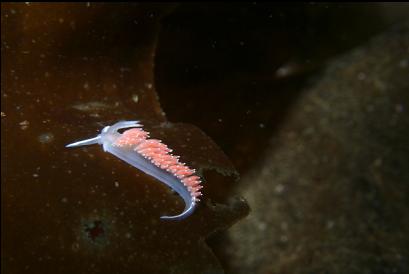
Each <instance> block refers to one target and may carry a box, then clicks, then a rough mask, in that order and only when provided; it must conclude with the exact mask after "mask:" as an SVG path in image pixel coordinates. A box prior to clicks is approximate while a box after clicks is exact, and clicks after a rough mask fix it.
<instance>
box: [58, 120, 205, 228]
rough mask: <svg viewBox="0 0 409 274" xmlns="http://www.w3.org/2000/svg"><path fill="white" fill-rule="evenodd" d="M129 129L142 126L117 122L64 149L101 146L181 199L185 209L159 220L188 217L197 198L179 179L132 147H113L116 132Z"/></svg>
mask: <svg viewBox="0 0 409 274" xmlns="http://www.w3.org/2000/svg"><path fill="white" fill-rule="evenodd" d="M131 127H142V125H141V124H139V123H138V121H124V122H118V123H116V124H114V125H112V126H107V127H105V128H104V129H103V130H102V132H101V134H100V135H98V136H97V137H95V138H91V139H87V140H83V141H79V142H75V143H72V144H69V145H67V146H66V147H77V146H82V145H91V144H100V145H102V146H103V149H104V151H106V152H109V153H111V154H113V155H115V156H116V157H118V158H120V159H121V160H123V161H125V162H127V163H128V164H130V165H132V166H134V167H136V168H137V169H139V170H141V171H143V172H144V173H146V174H148V175H150V176H152V177H154V178H156V179H158V180H159V181H161V182H162V183H164V184H166V185H167V186H169V187H170V188H172V189H173V190H174V191H176V192H177V193H178V194H179V195H180V196H181V197H182V198H183V200H184V202H185V209H184V211H183V212H182V213H181V214H179V215H176V216H162V217H161V219H168V220H181V219H184V218H186V217H188V216H189V215H191V214H192V213H193V211H194V209H195V206H196V200H197V198H196V197H194V196H192V192H191V190H189V189H188V187H187V186H186V185H185V184H184V183H183V182H182V181H181V179H180V178H178V177H176V176H175V175H174V174H172V173H171V172H169V171H167V170H165V169H162V168H160V167H158V166H157V165H155V164H153V163H152V161H151V160H150V159H147V158H146V157H144V156H143V155H141V154H140V153H138V152H136V151H135V149H133V148H134V147H132V146H118V145H115V142H116V140H117V139H118V138H120V137H121V133H119V132H118V130H119V129H123V128H131ZM196 195H197V194H196Z"/></svg>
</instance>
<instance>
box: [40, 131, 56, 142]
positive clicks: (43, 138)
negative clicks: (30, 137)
mask: <svg viewBox="0 0 409 274" xmlns="http://www.w3.org/2000/svg"><path fill="white" fill-rule="evenodd" d="M37 139H38V141H39V142H40V143H42V144H47V143H51V142H52V141H54V134H52V133H51V132H47V133H44V134H41V135H40V136H38V138H37Z"/></svg>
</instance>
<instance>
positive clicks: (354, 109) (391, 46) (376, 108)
mask: <svg viewBox="0 0 409 274" xmlns="http://www.w3.org/2000/svg"><path fill="white" fill-rule="evenodd" d="M408 91H409V22H407V23H406V24H403V25H401V26H400V27H396V28H395V29H393V30H392V31H390V32H387V33H385V34H383V35H381V36H379V37H377V38H374V39H372V40H371V41H370V42H369V43H368V44H367V45H364V46H362V47H359V48H357V49H356V50H353V51H351V52H349V53H348V54H345V55H343V56H341V57H338V58H335V59H333V60H332V61H331V62H329V63H328V65H327V66H326V68H325V70H324V71H323V73H322V74H321V75H320V76H317V77H316V79H315V83H314V84H312V86H311V87H310V88H309V89H307V90H305V91H304V92H303V93H302V96H301V97H300V98H299V100H298V101H297V103H296V104H294V105H293V106H292V108H291V110H290V111H289V115H288V117H287V118H286V120H285V121H284V122H283V124H282V127H281V128H280V129H279V130H278V132H277V134H275V135H274V136H273V138H271V139H270V143H269V146H268V147H267V148H266V151H265V155H266V156H265V159H264V160H263V161H261V162H260V163H259V166H257V167H255V168H253V170H252V171H250V172H249V173H248V174H247V175H246V176H245V177H244V178H243V181H242V182H241V187H240V189H239V191H240V192H242V193H243V195H244V196H245V197H246V198H247V199H248V201H249V203H250V206H251V208H252V212H251V214H250V215H249V217H248V218H246V219H245V220H243V221H242V222H240V223H239V224H237V225H236V226H234V227H233V228H232V229H231V230H230V231H229V233H228V236H229V241H230V247H229V251H228V253H229V254H230V260H231V262H230V272H231V273H292V274H294V273H402V274H403V273H408V272H409V237H408V235H409V218H408V216H409V169H408V167H409V138H408V136H409V115H408V110H409V92H408Z"/></svg>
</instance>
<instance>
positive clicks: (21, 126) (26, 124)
mask: <svg viewBox="0 0 409 274" xmlns="http://www.w3.org/2000/svg"><path fill="white" fill-rule="evenodd" d="M19 125H20V128H21V129H22V130H26V129H27V128H28V126H29V125H30V122H29V121H27V120H24V121H22V122H20V123H19Z"/></svg>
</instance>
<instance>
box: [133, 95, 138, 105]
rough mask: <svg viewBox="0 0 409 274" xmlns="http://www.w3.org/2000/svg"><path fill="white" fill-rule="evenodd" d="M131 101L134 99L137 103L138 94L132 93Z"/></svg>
mask: <svg viewBox="0 0 409 274" xmlns="http://www.w3.org/2000/svg"><path fill="white" fill-rule="evenodd" d="M132 101H134V102H135V103H138V101H139V96H138V94H134V95H132Z"/></svg>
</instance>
